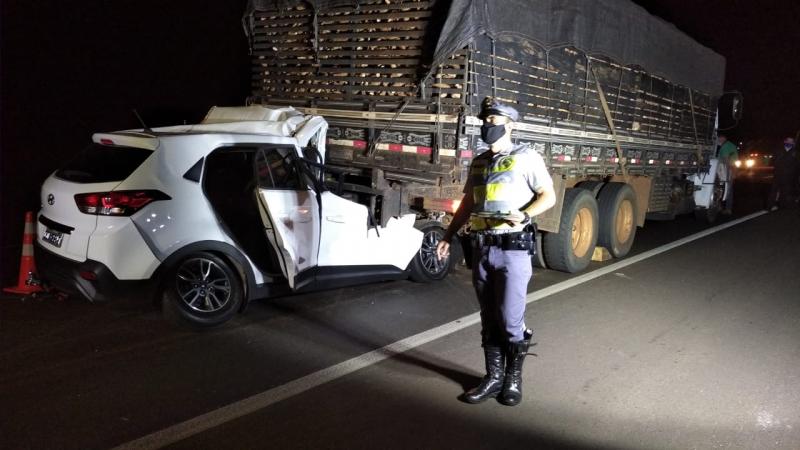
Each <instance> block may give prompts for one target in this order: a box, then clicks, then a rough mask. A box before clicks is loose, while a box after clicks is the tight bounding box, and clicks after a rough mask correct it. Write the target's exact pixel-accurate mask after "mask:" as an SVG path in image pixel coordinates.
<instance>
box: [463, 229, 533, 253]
mask: <svg viewBox="0 0 800 450" xmlns="http://www.w3.org/2000/svg"><path fill="white" fill-rule="evenodd" d="M470 239H471V240H472V245H473V246H474V247H484V246H486V247H501V248H502V249H503V250H529V251H530V250H532V249H533V248H535V247H534V244H533V242H534V238H533V233H531V232H528V231H519V232H515V233H503V234H490V233H472V234H471V235H470Z"/></svg>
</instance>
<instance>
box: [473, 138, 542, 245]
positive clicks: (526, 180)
mask: <svg viewBox="0 0 800 450" xmlns="http://www.w3.org/2000/svg"><path fill="white" fill-rule="evenodd" d="M532 153H535V150H533V149H532V148H530V146H528V145H515V146H514V147H512V148H511V150H510V151H507V152H498V153H493V152H492V151H491V150H489V151H486V152H485V153H482V154H481V155H479V156H478V157H476V158H475V159H474V160H473V161H472V165H471V166H470V182H471V186H472V198H473V201H474V202H475V205H474V207H473V209H472V213H473V215H472V217H471V218H470V227H471V229H472V230H474V231H479V230H486V229H497V230H500V229H512V227H511V226H510V225H509V224H508V223H506V222H505V221H504V220H498V219H492V218H486V217H480V216H476V214H481V213H483V215H488V214H498V215H503V214H510V213H512V212H519V210H520V209H522V208H524V207H525V206H527V205H528V204H529V203H530V202H531V201H532V200H533V197H534V195H535V193H534V191H533V188H532V186H533V183H534V180H532V179H531V177H534V175H533V168H532V165H533V164H534V159H533V155H532ZM518 228H521V227H518Z"/></svg>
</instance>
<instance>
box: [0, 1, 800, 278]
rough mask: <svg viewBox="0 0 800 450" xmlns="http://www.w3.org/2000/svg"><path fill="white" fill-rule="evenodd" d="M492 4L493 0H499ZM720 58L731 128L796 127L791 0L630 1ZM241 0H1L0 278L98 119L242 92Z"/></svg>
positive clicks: (149, 117)
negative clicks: (734, 111) (730, 93)
mask: <svg viewBox="0 0 800 450" xmlns="http://www.w3.org/2000/svg"><path fill="white" fill-rule="evenodd" d="M496 3H497V4H498V5H500V4H502V1H501V0H498V1H497V2H496ZM637 3H639V4H640V5H642V6H644V7H645V8H647V9H648V10H649V11H650V12H652V13H654V14H656V15H658V16H660V17H662V18H664V19H665V20H667V21H669V22H672V23H674V24H675V25H677V26H678V28H680V29H681V30H683V31H685V32H686V33H687V34H689V35H690V36H692V37H694V38H695V39H696V40H698V41H699V42H701V43H702V44H704V45H706V46H708V47H710V48H712V49H713V50H715V51H716V52H717V53H720V54H722V55H723V56H725V57H726V58H727V62H728V65H727V81H726V89H729V90H738V91H741V92H742V93H743V94H744V98H745V101H744V118H743V120H742V121H741V123H739V124H738V126H737V127H736V128H734V129H733V130H731V132H730V134H731V135H733V136H735V137H736V138H737V139H740V140H749V139H755V138H762V137H764V138H772V139H778V138H780V137H782V136H785V135H794V134H795V133H796V132H798V130H800V108H799V107H798V88H800V86H799V84H800V83H798V74H799V73H800V67H798V66H799V65H800V63H799V61H800V58H798V57H799V56H800V54H799V53H798V51H799V50H798V45H800V2H790V1H771V0H762V1H757V2H756V1H749V0H748V1H744V0H727V1H723V0H713V1H694V2H688V1H678V0H639V1H638V2H637ZM245 5H246V0H213V1H212V0H209V1H206V2H198V1H196V0H193V1H189V0H170V1H168V2H154V1H141V0H137V1H133V0H114V1H106V0H104V1H100V0H83V1H80V2H64V1H43V2H41V1H4V2H2V23H1V24H0V31H1V32H2V36H1V39H0V41H1V42H2V53H0V64H1V65H2V77H1V78H0V83H1V84H0V99H2V113H1V114H2V115H1V116H0V118H1V119H2V134H1V135H0V137H1V138H2V143H1V145H2V148H1V150H2V167H0V169H1V173H2V191H1V192H0V195H1V197H0V208H2V211H3V228H2V265H1V266H0V272H2V278H3V285H4V286H6V285H8V284H9V283H10V282H12V281H14V280H15V279H16V275H17V273H16V271H17V267H18V261H19V252H20V248H21V245H20V240H21V234H22V219H23V214H24V211H26V210H33V211H35V210H36V209H38V206H39V199H38V195H39V187H40V185H41V183H42V181H43V180H44V179H45V178H46V177H47V176H48V175H49V174H50V173H51V172H52V171H53V170H54V169H55V168H57V167H59V166H60V165H61V163H62V162H63V161H64V159H66V158H69V157H70V156H72V155H74V154H75V152H76V151H77V150H79V149H80V148H81V147H83V145H85V144H86V143H87V142H88V141H89V139H90V136H91V133H93V132H96V131H108V130H118V129H125V128H134V127H139V126H140V125H139V123H138V121H137V120H136V118H135V116H134V115H133V113H132V112H131V110H132V109H133V108H136V109H137V110H138V111H139V113H140V114H141V115H142V116H143V117H144V119H145V121H146V122H147V124H148V125H149V126H151V127H155V126H161V125H169V124H176V123H183V122H184V121H186V122H196V121H198V120H200V119H201V118H202V117H203V115H204V113H205V112H206V111H207V110H208V108H209V107H210V106H213V105H240V104H243V103H244V100H245V98H246V97H247V95H248V93H249V87H250V85H249V82H250V81H249V80H250V66H249V57H248V55H247V51H248V49H247V42H246V40H245V37H244V33H243V30H242V26H241V16H242V13H243V11H244V9H245Z"/></svg>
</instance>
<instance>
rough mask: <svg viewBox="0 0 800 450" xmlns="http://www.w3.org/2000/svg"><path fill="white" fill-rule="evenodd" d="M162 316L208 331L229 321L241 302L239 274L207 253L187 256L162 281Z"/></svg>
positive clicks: (241, 293)
mask: <svg viewBox="0 0 800 450" xmlns="http://www.w3.org/2000/svg"><path fill="white" fill-rule="evenodd" d="M163 281H164V282H163V284H162V286H163V296H162V309H163V312H164V315H165V316H167V317H168V318H169V319H171V320H173V321H175V322H178V323H179V324H183V325H188V326H190V327H192V328H208V327H213V326H217V325H221V324H223V323H225V322H227V321H228V320H230V319H231V318H232V317H233V316H234V314H236V312H237V311H239V309H240V306H241V304H242V301H243V298H244V296H243V292H242V282H241V280H240V278H239V275H238V273H237V272H236V271H235V270H234V269H233V268H231V266H230V264H229V263H228V262H226V261H225V260H224V259H222V258H220V257H218V256H216V255H214V254H212V253H208V252H197V253H192V254H190V255H188V256H187V257H185V258H183V259H181V260H180V261H179V262H178V263H177V264H175V265H174V266H173V267H172V268H171V269H170V270H169V271H167V273H166V276H165V278H164V280H163Z"/></svg>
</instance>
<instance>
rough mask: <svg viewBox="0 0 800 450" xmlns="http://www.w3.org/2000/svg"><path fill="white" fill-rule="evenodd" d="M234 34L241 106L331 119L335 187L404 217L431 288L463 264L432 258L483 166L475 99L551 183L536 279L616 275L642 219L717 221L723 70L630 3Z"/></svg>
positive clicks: (313, 9) (354, 5)
mask: <svg viewBox="0 0 800 450" xmlns="http://www.w3.org/2000/svg"><path fill="white" fill-rule="evenodd" d="M243 24H244V28H245V32H246V34H247V36H248V39H249V43H250V50H251V54H252V93H251V97H250V98H249V103H250V104H260V105H277V106H293V107H295V108H297V109H299V110H301V111H302V112H305V113H306V114H314V115H320V116H323V117H325V119H326V120H327V121H328V123H329V125H330V127H329V129H328V136H327V141H326V146H325V147H326V148H325V149H324V151H325V166H326V168H327V171H328V173H329V178H330V179H329V183H331V185H332V186H335V188H336V191H337V193H339V194H340V195H343V196H346V197H348V198H350V199H352V200H355V201H357V202H359V203H362V204H364V205H366V206H367V207H368V208H369V210H370V213H371V216H372V217H375V220H376V221H377V222H380V224H382V225H385V223H386V221H388V220H389V218H390V217H393V216H398V215H402V214H405V213H414V214H415V215H416V218H417V220H416V225H417V227H418V228H419V229H420V230H421V231H423V233H424V240H423V244H422V246H421V248H420V250H419V254H418V255H417V264H418V265H419V266H421V267H424V268H425V273H426V276H427V278H428V279H431V280H435V279H441V278H443V277H444V276H446V275H447V272H448V271H449V270H451V268H452V266H453V264H454V260H455V259H456V257H453V258H452V259H453V260H448V261H445V262H440V261H438V259H437V258H436V256H435V252H434V249H435V245H436V243H437V242H438V240H439V239H440V238H441V237H442V235H443V232H444V229H445V228H446V226H447V224H448V223H449V221H450V220H451V218H452V215H453V212H454V211H455V209H456V208H457V207H458V204H459V199H460V198H461V197H462V196H463V193H462V192H463V186H464V182H465V181H466V178H467V174H468V168H469V164H470V161H471V160H472V158H474V157H475V156H476V155H478V154H480V153H481V152H483V151H486V150H487V146H486V145H485V144H484V143H483V142H482V141H481V140H480V132H479V127H480V121H479V120H478V119H477V117H476V116H477V113H478V109H479V106H480V103H481V100H482V99H483V98H484V97H486V96H492V97H496V98H498V99H500V100H501V101H503V102H506V103H509V104H511V105H512V106H514V107H515V108H516V109H517V110H518V111H519V112H520V115H521V119H520V121H519V122H518V123H516V124H515V128H514V130H513V134H512V139H513V140H514V141H515V142H519V143H526V144H528V145H530V146H531V147H533V148H534V149H535V150H536V151H537V152H539V153H540V154H541V155H542V156H543V157H544V160H545V161H546V163H547V165H548V168H549V171H550V173H551V175H552V177H553V180H554V184H555V188H556V192H557V195H558V201H557V204H556V206H555V207H554V208H552V209H551V210H549V211H548V212H547V213H545V214H543V215H541V216H539V217H536V220H535V222H536V225H537V227H538V236H537V237H538V239H537V254H536V257H535V258H534V262H535V263H536V264H538V265H540V266H543V267H548V268H553V269H556V270H560V271H566V272H577V271H580V270H583V269H584V268H586V266H587V265H588V264H589V262H590V260H591V259H592V258H593V256H595V257H602V256H601V255H606V257H608V256H609V255H610V256H612V257H615V258H621V257H624V256H625V255H626V254H627V253H628V252H629V251H630V249H631V245H632V244H633V241H634V238H635V234H636V229H637V227H642V226H644V225H645V220H646V219H651V220H665V219H671V218H674V217H675V216H676V215H679V214H686V213H695V214H696V215H697V216H698V217H699V218H701V219H703V220H709V221H713V220H715V218H716V216H717V213H718V212H719V211H720V209H721V202H722V201H723V200H724V198H725V196H726V195H727V191H729V190H730V189H731V183H729V182H728V181H727V177H726V174H727V170H726V166H725V164H724V162H721V161H718V160H717V159H716V158H715V157H714V156H715V150H716V134H717V124H718V120H719V114H718V105H719V104H720V100H721V99H722V98H723V96H724V92H723V80H724V70H725V60H724V58H723V57H722V56H720V55H718V54H716V53H714V52H713V51H712V50H710V49H708V48H706V47H704V46H702V45H700V44H698V43H697V42H695V41H694V40H692V39H691V38H690V37H688V36H687V35H685V34H684V33H682V32H681V31H679V30H678V29H677V28H676V27H674V26H673V25H671V24H669V23H667V22H665V21H663V20H661V19H659V18H657V17H654V16H652V15H650V14H649V13H647V11H645V10H644V9H643V8H641V7H639V6H637V5H635V4H633V3H631V2H629V1H625V0H597V1H591V2H589V1H582V0H564V1H558V2H552V1H546V0H503V1H496V2H489V1H486V0H402V1H394V0H379V1H378V0H302V1H301V0H251V1H250V3H249V4H248V9H247V11H246V12H245V15H244V17H243ZM726 103H727V104H730V103H733V104H735V105H738V104H740V102H739V101H738V100H736V101H733V102H731V101H727V102H726ZM733 109H734V110H733V111H727V110H726V111H720V113H722V114H725V115H727V114H733V115H737V114H740V112H741V111H739V110H738V107H737V108H733Z"/></svg>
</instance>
